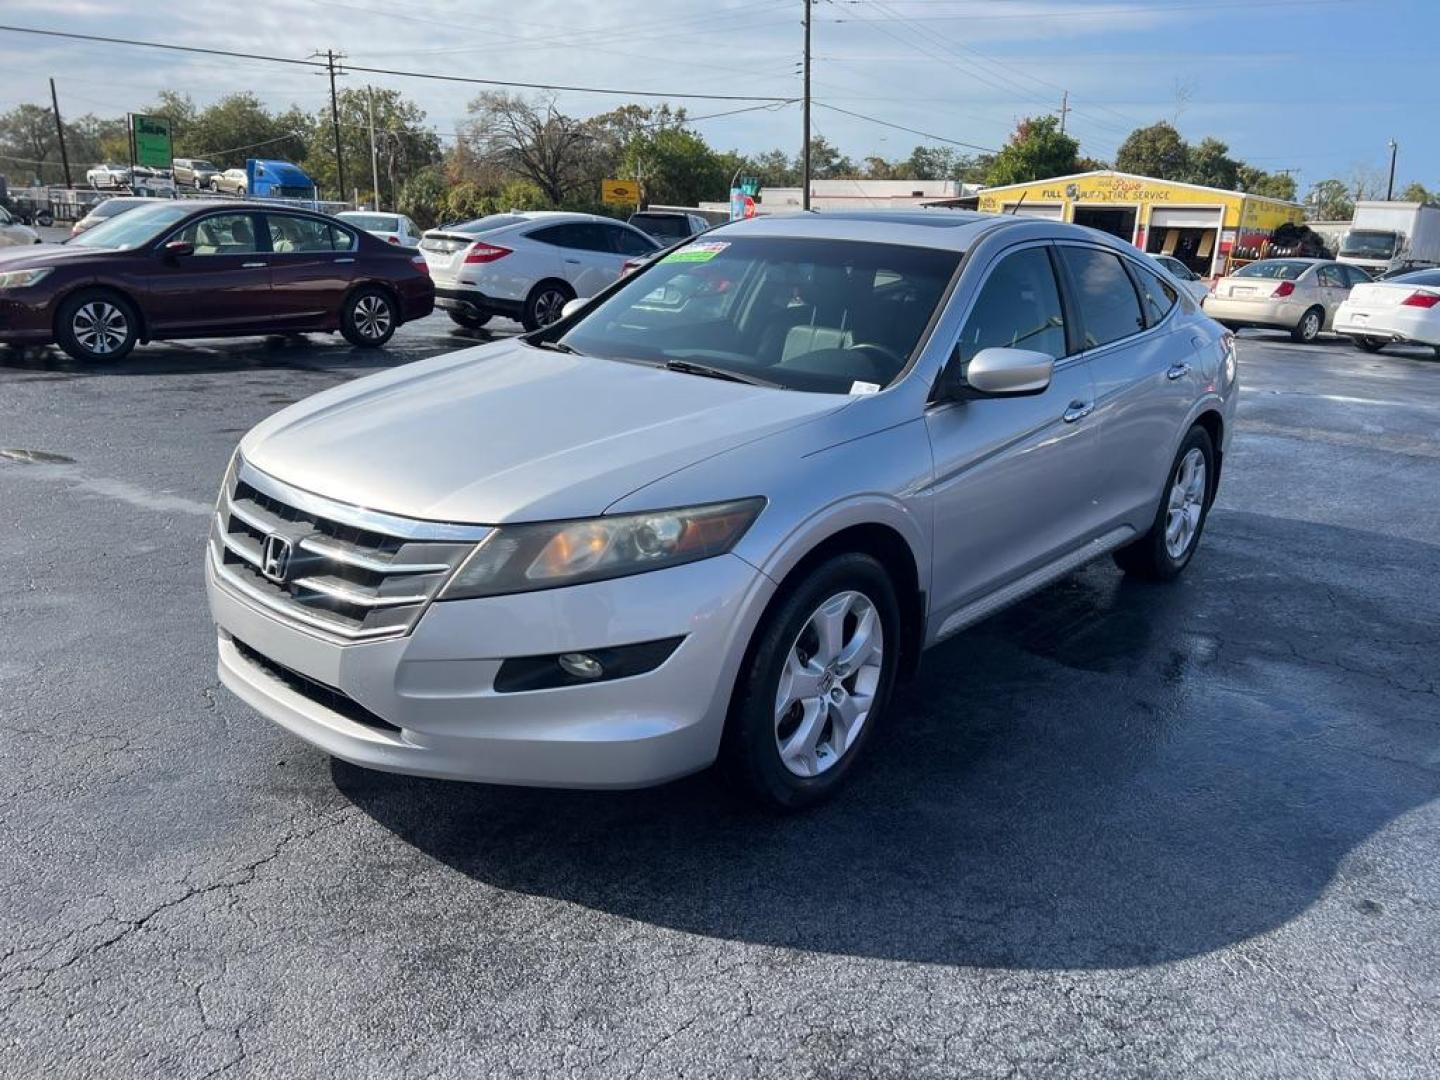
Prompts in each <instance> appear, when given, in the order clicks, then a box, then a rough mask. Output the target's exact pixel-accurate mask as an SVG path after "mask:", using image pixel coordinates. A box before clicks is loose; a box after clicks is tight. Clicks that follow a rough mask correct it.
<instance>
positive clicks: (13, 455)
mask: <svg viewBox="0 0 1440 1080" xmlns="http://www.w3.org/2000/svg"><path fill="white" fill-rule="evenodd" d="M0 458H4V459H5V460H6V461H18V462H19V463H20V464H21V465H74V464H75V459H74V458H72V457H66V456H65V455H64V454H52V453H50V452H49V451H48V450H0Z"/></svg>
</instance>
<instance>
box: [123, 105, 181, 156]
mask: <svg viewBox="0 0 1440 1080" xmlns="http://www.w3.org/2000/svg"><path fill="white" fill-rule="evenodd" d="M130 131H131V138H133V139H134V140H135V164H136V165H144V166H145V167H147V168H150V169H168V168H170V165H171V161H172V159H173V156H174V154H173V150H172V148H171V145H170V121H169V120H167V119H166V118H165V117H163V116H141V115H140V114H139V113H134V114H132V115H131V117H130Z"/></svg>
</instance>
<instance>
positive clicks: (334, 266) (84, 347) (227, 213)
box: [0, 201, 435, 361]
mask: <svg viewBox="0 0 1440 1080" xmlns="http://www.w3.org/2000/svg"><path fill="white" fill-rule="evenodd" d="M434 300H435V287H434V285H432V284H431V281H430V275H429V271H428V270H427V269H426V266H425V260H424V258H423V257H422V256H420V255H418V254H416V253H415V252H412V251H406V250H402V249H398V248H396V247H394V246H393V245H391V244H387V243H385V242H384V241H382V240H377V239H376V238H375V237H373V236H371V235H369V234H368V233H365V232H362V231H360V230H359V229H355V228H352V227H350V226H349V225H346V224H345V223H344V222H341V221H338V220H336V219H335V218H332V217H328V216H326V215H324V214H317V213H311V212H310V211H307V210H296V209H291V208H289V207H271V206H262V205H259V204H255V203H236V202H233V201H227V202H223V203H222V202H201V203H197V202H193V201H185V202H176V201H164V202H158V203H155V204H153V205H150V206H142V207H138V208H136V209H134V210H131V211H129V212H127V213H125V214H123V215H121V216H119V217H115V218H112V219H111V220H109V221H107V222H105V223H104V224H102V225H98V226H96V227H95V228H93V229H91V230H90V231H88V232H85V233H82V234H81V235H79V236H77V237H73V238H72V239H70V240H68V241H67V242H66V243H64V244H47V245H36V246H34V247H27V248H25V249H24V250H23V252H22V251H21V250H20V249H18V248H16V249H12V250H8V251H0V343H6V344H11V345H43V344H48V343H50V342H57V343H59V345H60V347H61V348H63V349H64V350H65V351H66V352H68V353H69V354H70V355H71V356H73V357H75V358H76V359H77V360H82V361H113V360H119V359H121V358H123V357H124V356H126V355H127V354H128V353H129V352H130V350H131V349H133V348H134V347H135V344H136V343H137V342H146V341H157V340H162V339H165V338H198V337H228V336H233V335H239V334H273V333H293V332H298V331H334V330H338V331H340V333H342V334H344V335H345V337H346V338H347V339H348V340H349V341H350V342H351V343H352V344H354V345H358V346H375V345H383V344H384V343H385V342H387V341H389V340H390V336H391V335H392V334H393V333H395V329H396V327H398V326H399V325H400V324H401V323H402V322H406V321H408V320H410V319H420V318H423V317H424V316H426V315H428V314H430V311H431V309H432V308H433V306H434Z"/></svg>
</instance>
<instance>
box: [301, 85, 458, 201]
mask: <svg viewBox="0 0 1440 1080" xmlns="http://www.w3.org/2000/svg"><path fill="white" fill-rule="evenodd" d="M372 93H373V105H374V111H375V149H376V157H377V158H378V161H379V167H380V175H381V180H380V187H381V188H382V189H383V193H384V196H385V197H382V192H377V191H371V188H372V187H373V186H374V185H373V184H372V183H371V168H370V164H371V162H370V110H371V104H372ZM336 105H337V108H338V111H339V115H340V150H341V154H342V155H343V158H344V162H345V183H346V185H347V186H348V187H349V188H351V189H352V190H353V189H357V188H358V189H359V190H360V191H361V192H362V193H367V192H368V193H369V198H368V201H370V202H371V203H372V205H380V204H381V203H382V202H383V203H384V204H386V205H392V206H393V205H394V204H395V203H396V201H397V200H398V198H399V195H400V188H401V185H402V184H403V183H404V182H405V180H406V179H407V178H408V177H410V176H411V175H412V174H414V173H416V172H418V171H419V170H421V169H423V168H425V167H426V166H428V165H433V164H435V163H436V162H438V161H439V160H440V138H439V136H437V135H436V134H435V132H434V131H432V130H431V129H430V128H428V127H427V126H425V111H424V110H423V109H421V108H420V107H419V106H418V105H416V104H415V103H414V102H411V101H407V100H406V99H405V96H404V95H403V94H402V93H401V92H400V91H399V90H382V89H378V88H376V89H374V90H373V92H372V89H371V88H370V87H365V86H356V87H346V88H345V89H343V90H341V91H340V93H339V94H338V95H337V96H336ZM305 126H306V129H307V130H308V131H309V133H310V135H309V153H308V154H307V155H306V158H305V171H306V172H307V173H309V174H310V176H311V178H312V179H313V180H314V181H315V182H316V183H317V184H319V185H320V186H321V187H323V188H328V189H330V190H338V189H339V177H338V175H337V173H336V169H335V134H334V128H333V125H332V120H331V116H330V107H329V105H328V104H327V105H326V106H325V107H324V108H322V109H320V110H318V111H317V112H316V113H315V115H314V116H313V117H307V118H306V119H305ZM340 195H341V197H342V198H346V197H348V196H349V192H341V193H340Z"/></svg>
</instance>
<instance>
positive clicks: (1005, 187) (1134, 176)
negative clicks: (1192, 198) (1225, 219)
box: [981, 169, 1300, 206]
mask: <svg viewBox="0 0 1440 1080" xmlns="http://www.w3.org/2000/svg"><path fill="white" fill-rule="evenodd" d="M1087 176H1114V177H1118V178H1120V179H1123V180H1138V181H1139V182H1141V183H1143V184H1168V185H1170V186H1172V187H1183V188H1189V189H1190V190H1191V191H1204V192H1208V193H1209V194H1212V195H1228V196H1230V197H1232V198H1233V197H1235V196H1236V195H1243V196H1244V197H1245V198H1247V199H1260V200H1262V201H1264V202H1272V203H1277V204H1279V205H1280V206H1299V205H1300V204H1299V203H1297V202H1291V201H1290V200H1288V199H1276V198H1273V197H1271V196H1269V195H1256V194H1254V193H1252V192H1248V191H1229V190H1227V189H1225V188H1216V187H1206V186H1205V185H1204V184H1191V183H1188V182H1187V181H1184V180H1161V179H1159V178H1157V177H1154V176H1141V175H1140V174H1139V173H1127V172H1120V171H1119V170H1117V169H1091V170H1090V171H1089V172H1081V173H1070V174H1069V175H1067V176H1047V177H1045V178H1044V179H1041V180H1027V181H1025V182H1024V183H1020V184H996V185H995V186H994V187H987V188H984V189H982V191H981V194H982V195H993V194H995V193H996V192H1003V191H1020V190H1022V189H1025V188H1033V187H1034V186H1035V185H1036V184H1068V183H1069V182H1071V181H1072V180H1081V179H1084V178H1085V177H1087Z"/></svg>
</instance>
